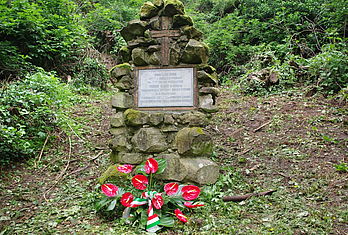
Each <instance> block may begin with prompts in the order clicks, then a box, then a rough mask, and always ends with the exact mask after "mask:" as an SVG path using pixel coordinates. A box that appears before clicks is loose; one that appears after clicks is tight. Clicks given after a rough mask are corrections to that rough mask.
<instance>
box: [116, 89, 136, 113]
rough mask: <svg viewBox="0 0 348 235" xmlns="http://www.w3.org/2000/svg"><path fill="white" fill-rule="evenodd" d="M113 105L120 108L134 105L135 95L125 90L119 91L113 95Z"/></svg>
mask: <svg viewBox="0 0 348 235" xmlns="http://www.w3.org/2000/svg"><path fill="white" fill-rule="evenodd" d="M111 104H112V107H114V108H116V109H120V110H124V109H128V108H131V107H133V106H134V101H133V97H132V96H131V95H129V94H128V93H125V92H117V93H116V94H115V95H113V96H112V100H111Z"/></svg>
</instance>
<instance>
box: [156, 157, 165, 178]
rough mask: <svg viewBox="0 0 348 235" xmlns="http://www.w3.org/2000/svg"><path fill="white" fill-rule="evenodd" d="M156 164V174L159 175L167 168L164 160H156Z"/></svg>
mask: <svg viewBox="0 0 348 235" xmlns="http://www.w3.org/2000/svg"><path fill="white" fill-rule="evenodd" d="M156 160H157V162H158V170H157V172H156V174H161V173H163V171H164V170H165V169H166V167H167V160H166V159H156Z"/></svg>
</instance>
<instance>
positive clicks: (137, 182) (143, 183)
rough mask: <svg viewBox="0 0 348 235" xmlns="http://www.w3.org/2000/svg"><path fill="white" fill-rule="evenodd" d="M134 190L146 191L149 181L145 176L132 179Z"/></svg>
mask: <svg viewBox="0 0 348 235" xmlns="http://www.w3.org/2000/svg"><path fill="white" fill-rule="evenodd" d="M132 183H133V186H134V188H136V189H140V190H144V189H146V187H147V184H149V181H148V179H147V177H146V176H145V175H136V176H134V177H133V178H132Z"/></svg>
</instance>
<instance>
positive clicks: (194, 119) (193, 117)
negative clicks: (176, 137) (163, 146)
mask: <svg viewBox="0 0 348 235" xmlns="http://www.w3.org/2000/svg"><path fill="white" fill-rule="evenodd" d="M180 120H181V123H183V124H188V125H189V126H191V127H194V126H206V125H207V124H208V118H207V116H206V115H205V114H204V113H202V112H197V111H194V112H190V113H185V114H184V115H182V116H181V117H180Z"/></svg>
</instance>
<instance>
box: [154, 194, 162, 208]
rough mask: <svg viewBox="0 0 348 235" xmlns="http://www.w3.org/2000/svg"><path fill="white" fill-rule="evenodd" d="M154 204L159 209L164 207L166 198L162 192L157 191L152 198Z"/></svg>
mask: <svg viewBox="0 0 348 235" xmlns="http://www.w3.org/2000/svg"><path fill="white" fill-rule="evenodd" d="M152 204H153V206H154V207H155V208H156V209H157V210H159V209H161V208H162V206H163V204H164V200H163V197H162V193H156V194H155V196H154V197H153V199H152Z"/></svg>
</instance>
